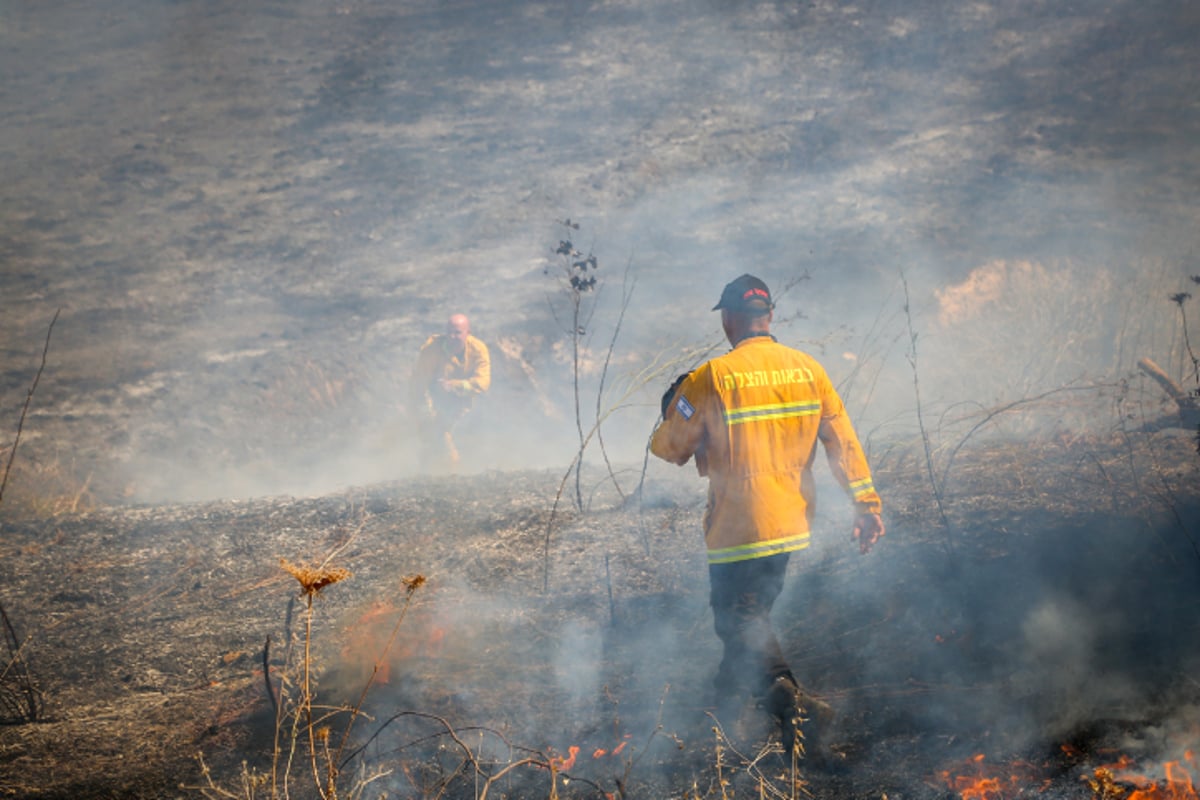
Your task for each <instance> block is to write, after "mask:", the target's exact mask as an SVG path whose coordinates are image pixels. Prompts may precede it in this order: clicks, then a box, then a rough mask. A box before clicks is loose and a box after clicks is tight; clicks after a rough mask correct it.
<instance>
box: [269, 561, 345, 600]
mask: <svg viewBox="0 0 1200 800" xmlns="http://www.w3.org/2000/svg"><path fill="white" fill-rule="evenodd" d="M279 566H280V567H282V568H283V571H284V572H286V573H287V574H289V575H291V576H292V577H293V578H295V579H296V580H297V581H299V582H300V588H301V589H302V590H303V592H304V594H305V595H307V596H309V597H313V596H315V595H317V594H318V593H320V591H321V590H322V589H324V588H325V587H326V586H330V585H332V584H335V583H337V582H338V581H344V580H346V578H349V577H350V575H351V572H350V570H348V569H343V568H342V567H310V566H306V565H304V564H292V563H291V562H289V561H288V560H287V559H286V558H281V559H279Z"/></svg>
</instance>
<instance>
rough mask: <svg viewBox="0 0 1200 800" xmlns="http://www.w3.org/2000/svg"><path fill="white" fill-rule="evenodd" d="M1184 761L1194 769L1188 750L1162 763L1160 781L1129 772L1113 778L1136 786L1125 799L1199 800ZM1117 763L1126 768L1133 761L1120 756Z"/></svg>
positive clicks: (1191, 755) (1194, 760)
mask: <svg viewBox="0 0 1200 800" xmlns="http://www.w3.org/2000/svg"><path fill="white" fill-rule="evenodd" d="M1184 761H1186V762H1187V763H1188V764H1190V765H1191V767H1192V769H1193V770H1194V769H1196V766H1197V765H1196V755H1195V753H1194V752H1192V751H1191V750H1188V751H1186V752H1185V753H1184V754H1183V758H1182V759H1181V760H1177V761H1168V762H1166V763H1165V764H1163V774H1164V775H1165V776H1166V777H1165V778H1164V779H1163V780H1162V781H1155V780H1152V779H1150V778H1148V777H1146V776H1145V775H1139V774H1136V773H1129V772H1122V773H1120V774H1118V775H1116V776H1115V780H1117V781H1120V782H1121V783H1128V784H1131V785H1132V786H1134V787H1136V788H1135V789H1134V791H1132V792H1130V794H1129V796H1128V797H1127V798H1126V800H1200V794H1197V793H1196V785H1195V782H1194V781H1193V779H1192V773H1191V772H1190V771H1189V770H1188V768H1187V767H1185V766H1184V764H1183V762H1184ZM1118 764H1119V765H1120V768H1121V769H1127V768H1128V767H1131V766H1133V761H1132V759H1129V758H1127V757H1125V756H1122V757H1121V759H1120V761H1119V762H1118ZM1100 769H1104V768H1103V767H1101V768H1098V770H1097V771H1099V770H1100Z"/></svg>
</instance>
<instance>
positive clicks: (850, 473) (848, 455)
mask: <svg viewBox="0 0 1200 800" xmlns="http://www.w3.org/2000/svg"><path fill="white" fill-rule="evenodd" d="M818 381H819V382H820V384H821V385H820V390H821V427H820V429H819V431H818V435H819V436H820V438H821V444H822V445H823V446H824V447H825V455H826V457H827V458H828V460H829V468H830V470H831V471H832V472H833V476H834V477H835V478H836V479H837V481H838V483H840V484H841V485H842V488H844V489H845V490H846V493H847V494H849V495H850V499H851V500H853V501H854V506H855V508H856V509H857V510H858V512H859V513H875V514H878V513H879V512H880V509H881V508H882V506H883V503H882V501H881V500H880V498H879V494H878V493H877V492H876V491H875V483H874V481H873V480H872V478H871V468H870V467H869V466H868V464H867V456H866V454H865V453H863V449H862V445H861V444H860V443H859V441H858V434H856V433H855V432H854V426H853V425H852V424H851V423H850V417H849V416H848V415H847V414H846V408H845V406H843V405H842V398H841V397H839V396H838V393H837V390H836V389H834V388H833V384H832V383H830V381H829V376H828V375H826V374H824V372H822V373H821V374H820V376H819V377H818Z"/></svg>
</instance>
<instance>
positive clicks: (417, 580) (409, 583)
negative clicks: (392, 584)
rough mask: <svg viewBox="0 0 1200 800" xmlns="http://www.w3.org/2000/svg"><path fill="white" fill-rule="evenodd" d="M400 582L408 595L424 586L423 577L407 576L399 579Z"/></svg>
mask: <svg viewBox="0 0 1200 800" xmlns="http://www.w3.org/2000/svg"><path fill="white" fill-rule="evenodd" d="M400 582H401V583H403V584H404V588H405V590H407V591H408V593H409V594H412V593H413V592H415V591H416V590H417V589H420V588H421V587H422V586H424V585H425V576H424V575H409V576H408V577H405V578H401V579H400Z"/></svg>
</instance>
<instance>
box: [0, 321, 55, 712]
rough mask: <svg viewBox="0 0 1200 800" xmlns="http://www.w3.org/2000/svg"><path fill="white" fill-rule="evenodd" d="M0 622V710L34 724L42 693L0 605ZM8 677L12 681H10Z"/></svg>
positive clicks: (0, 492)
mask: <svg viewBox="0 0 1200 800" xmlns="http://www.w3.org/2000/svg"><path fill="white" fill-rule="evenodd" d="M61 310H62V309H59V310H57V311H55V312H54V317H53V319H51V320H50V325H49V327H48V328H47V329H46V343H45V344H44V345H43V346H42V358H41V361H40V362H39V364H38V368H37V373H35V374H34V376H33V382H32V383H31V384H30V386H29V392H28V393H27V394H26V395H25V403H24V405H23V406H21V415H20V417H19V418H18V419H17V433H16V435H15V436H14V437H13V443H12V448H11V449H10V450H9V453H8V461H7V462H6V463H5V465H4V474H3V475H2V476H0V502H3V500H4V487H5V486H7V485H8V476H9V474H10V473H11V472H12V465H13V461H14V460H15V459H16V457H17V446H18V445H19V444H20V443H21V431H22V429H23V428H24V427H25V417H26V415H27V414H28V413H29V404H30V403H31V402H32V401H33V395H34V392H36V391H37V386H38V382H39V381H41V379H42V372H43V370H45V369H46V356H47V354H48V353H49V352H50V334H51V333H53V331H54V323H55V322H57V321H58V315H59V313H60V312H61ZM0 620H3V624H4V643H5V645H7V647H8V653H9V659H8V663H7V664H5V666H4V669H3V670H0V706H3V707H4V708H5V709H7V713H8V715H11V716H6V718H11V719H12V720H13V721H16V722H37V721H38V720H39V719H40V718H41V715H42V708H43V702H42V693H41V691H40V690H39V689H38V688H37V685H36V684H35V683H34V681H33V677H32V676H31V675H30V673H29V665H28V664H27V663H26V661H25V656H24V655H23V652H22V651H23V650H24V647H25V643H24V642H22V641H21V640H20V638H19V637H18V636H17V633H16V630H15V629H14V628H13V625H12V621H11V620H10V619H9V617H8V612H7V611H6V610H5V608H4V604H3V603H2V602H0ZM10 676H12V677H11V678H10ZM10 680H11V681H12V683H14V684H15V686H9V683H8V681H10Z"/></svg>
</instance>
